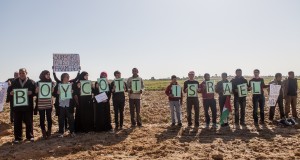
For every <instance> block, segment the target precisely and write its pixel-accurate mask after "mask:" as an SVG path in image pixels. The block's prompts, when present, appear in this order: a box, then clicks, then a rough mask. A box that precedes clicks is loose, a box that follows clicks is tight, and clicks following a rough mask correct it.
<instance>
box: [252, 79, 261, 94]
mask: <svg viewBox="0 0 300 160" xmlns="http://www.w3.org/2000/svg"><path fill="white" fill-rule="evenodd" d="M260 84H261V82H251V87H252V94H261V88H260Z"/></svg>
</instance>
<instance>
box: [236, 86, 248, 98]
mask: <svg viewBox="0 0 300 160" xmlns="http://www.w3.org/2000/svg"><path fill="white" fill-rule="evenodd" d="M237 88H238V92H239V97H246V96H247V94H248V90H247V84H246V83H244V84H240V85H237Z"/></svg>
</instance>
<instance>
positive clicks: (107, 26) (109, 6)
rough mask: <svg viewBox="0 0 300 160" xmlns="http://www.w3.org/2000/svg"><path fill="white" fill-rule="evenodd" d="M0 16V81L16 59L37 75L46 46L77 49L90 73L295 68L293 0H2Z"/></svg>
mask: <svg viewBox="0 0 300 160" xmlns="http://www.w3.org/2000/svg"><path fill="white" fill-rule="evenodd" d="M0 21H1V23H0V24H1V25H0V44H1V45H0V54H1V57H2V58H1V63H0V68H1V71H0V72H1V74H0V81H4V80H6V79H7V78H9V77H12V76H13V72H14V71H16V70H18V69H19V68H21V67H25V68H27V69H28V72H29V77H31V78H33V79H34V80H37V78H38V75H39V74H40V72H41V71H42V70H44V69H48V70H51V67H52V54H53V53H79V54H80V57H81V66H82V70H84V71H87V72H89V74H90V79H92V80H96V78H97V77H98V76H99V74H100V72H101V71H107V72H108V74H109V78H113V71H115V70H120V71H121V72H122V76H123V77H128V76H130V75H131V69H132V68H133V67H137V68H139V70H140V75H141V76H142V77H143V78H150V77H152V76H154V77H155V78H163V77H170V76H171V75H172V74H175V75H177V76H180V77H182V76H187V73H188V71H190V70H194V71H195V72H196V74H197V75H199V74H201V75H203V74H204V73H206V72H208V73H210V74H211V75H214V74H218V75H220V74H221V73H222V72H227V73H228V74H231V75H233V74H234V71H235V69H236V68H241V69H242V70H243V72H244V74H247V75H252V71H253V69H255V68H258V69H260V70H261V73H262V74H263V75H274V74H275V73H276V72H282V73H283V74H284V75H286V74H287V72H288V71H290V70H294V71H295V73H296V75H300V73H299V72H300V71H299V68H300V63H299V53H300V1H298V0H285V1H283V0H248V1H247V0H226V1H225V0H222V1H221V0H220V1H217V0H207V1H201V0H195V1H193V0H190V1H182V0H119V1H117V0H107V1H101V0H95V1H94V0H88V1H82V0H80V1H79V0H48V1H47V0H45V1H40V0H26V1H24V0H19V1H14V0H2V1H0ZM74 74H75V73H72V75H74Z"/></svg>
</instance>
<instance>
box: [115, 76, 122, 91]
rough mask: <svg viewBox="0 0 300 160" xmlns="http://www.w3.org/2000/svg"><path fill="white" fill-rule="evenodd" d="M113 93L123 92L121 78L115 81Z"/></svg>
mask: <svg viewBox="0 0 300 160" xmlns="http://www.w3.org/2000/svg"><path fill="white" fill-rule="evenodd" d="M114 84H115V88H116V89H115V92H124V80H123V78H119V79H115V83H114Z"/></svg>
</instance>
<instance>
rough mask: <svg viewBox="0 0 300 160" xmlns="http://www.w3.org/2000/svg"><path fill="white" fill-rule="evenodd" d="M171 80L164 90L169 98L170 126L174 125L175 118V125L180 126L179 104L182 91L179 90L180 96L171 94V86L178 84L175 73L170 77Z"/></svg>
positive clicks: (180, 104) (180, 103)
mask: <svg viewBox="0 0 300 160" xmlns="http://www.w3.org/2000/svg"><path fill="white" fill-rule="evenodd" d="M171 80H172V81H171V83H170V85H169V86H168V87H167V88H166V90H165V94H166V95H167V96H168V98H169V105H170V111H171V119H172V124H171V126H175V124H176V119H177V125H178V126H180V127H181V126H182V114H181V106H182V99H183V93H182V90H180V97H176V96H175V95H173V94H172V92H173V91H172V86H173V85H178V83H177V77H176V76H175V75H173V76H172V77H171Z"/></svg>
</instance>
